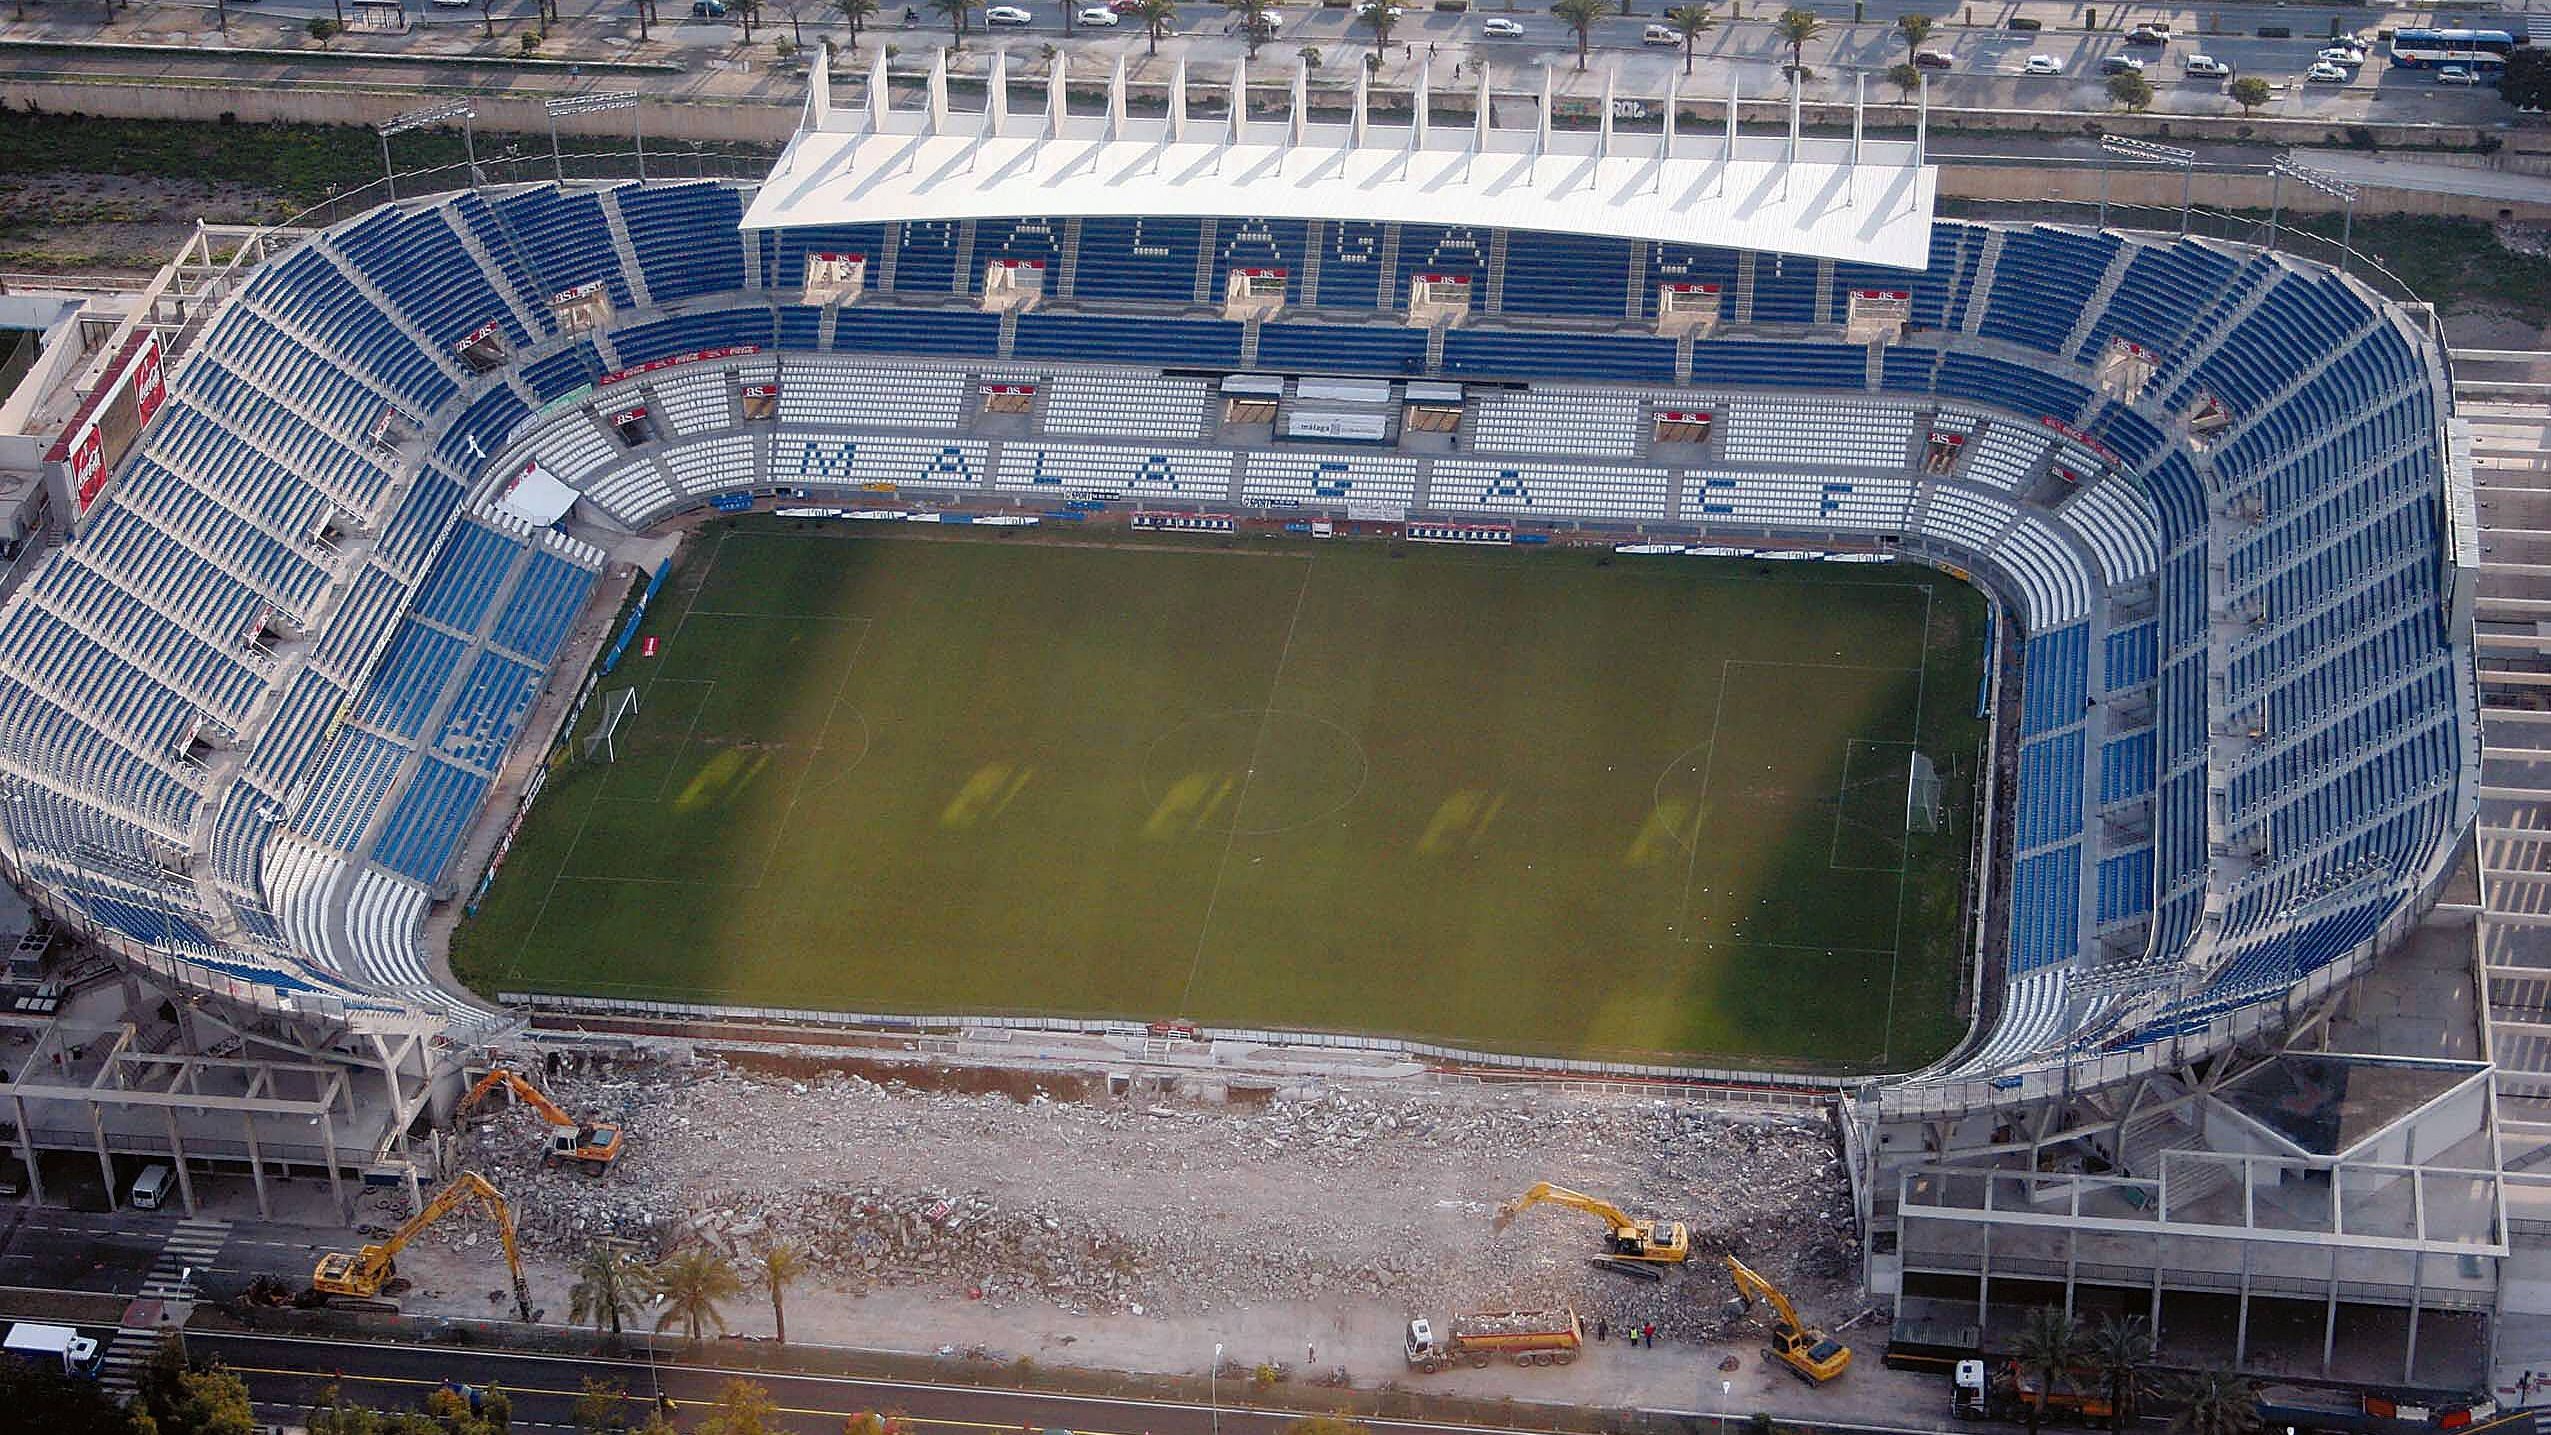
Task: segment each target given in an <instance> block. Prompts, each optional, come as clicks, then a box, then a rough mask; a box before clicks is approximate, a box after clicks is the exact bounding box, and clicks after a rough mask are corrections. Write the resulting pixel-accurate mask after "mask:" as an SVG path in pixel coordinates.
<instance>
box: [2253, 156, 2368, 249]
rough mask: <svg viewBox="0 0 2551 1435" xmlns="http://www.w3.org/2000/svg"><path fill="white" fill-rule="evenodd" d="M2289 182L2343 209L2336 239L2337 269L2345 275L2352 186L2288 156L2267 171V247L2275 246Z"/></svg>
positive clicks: (2351, 241)
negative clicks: (2331, 201)
mask: <svg viewBox="0 0 2551 1435" xmlns="http://www.w3.org/2000/svg"><path fill="white" fill-rule="evenodd" d="M2289 179H2290V180H2292V181H2294V182H2295V183H2296V184H2299V185H2301V186H2303V187H2304V188H2305V189H2311V190H2318V191H2319V192H2321V193H2322V194H2326V195H2328V196H2329V197H2330V198H2332V199H2335V200H2337V201H2339V202H2340V203H2341V204H2342V205H2345V206H2346V210H2345V217H2344V218H2342V219H2341V220H2340V221H2339V237H2338V268H2339V272H2340V273H2342V274H2344V273H2346V272H2347V256H2348V254H2349V253H2350V252H2351V251H2352V250H2353V248H2354V246H2355V243H2356V186H2354V185H2352V184H2349V183H2347V182H2346V181H2345V180H2342V179H2340V178H2339V177H2338V176H2336V175H2334V174H2327V173H2324V172H2323V171H2320V170H2317V169H2313V168H2312V167H2311V166H2309V165H2301V164H2296V163H2295V162H2294V161H2293V159H2291V158H2290V157H2280V158H2279V159H2278V160H2277V162H2276V167H2275V168H2274V169H2272V170H2269V171H2268V248H2270V249H2274V248H2275V247H2276V226H2277V220H2278V219H2279V218H2281V217H2282V215H2283V212H2284V208H2285V182H2286V181H2287V180H2289Z"/></svg>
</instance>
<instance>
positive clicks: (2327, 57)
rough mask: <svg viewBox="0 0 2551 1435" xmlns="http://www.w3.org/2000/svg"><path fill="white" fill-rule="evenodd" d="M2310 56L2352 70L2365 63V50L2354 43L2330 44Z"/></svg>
mask: <svg viewBox="0 0 2551 1435" xmlns="http://www.w3.org/2000/svg"><path fill="white" fill-rule="evenodd" d="M2312 58H2313V59H2315V60H2320V61H2324V62H2326V63H2329V64H2332V65H2345V66H2346V67H2347V68H2349V69H2351V70H2353V69H2355V68H2356V67H2357V66H2359V65H2362V64H2364V63H2365V52H2364V51H2362V50H2360V49H2357V48H2356V47H2355V46H2354V45H2332V46H2330V47H2329V48H2328V49H2326V50H2323V51H2322V52H2321V53H2319V54H2317V55H2314V56H2313V57H2312Z"/></svg>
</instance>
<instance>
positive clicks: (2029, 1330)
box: [2011, 1306, 2089, 1435]
mask: <svg viewBox="0 0 2551 1435" xmlns="http://www.w3.org/2000/svg"><path fill="white" fill-rule="evenodd" d="M2088 1356H2089V1350H2088V1347H2087V1346H2086V1345H2085V1344H2084V1342H2083V1340H2082V1328H2081V1325H2080V1323H2079V1322H2077V1321H2075V1320H2074V1319H2073V1318H2072V1317H2071V1316H2069V1315H2066V1314H2064V1313H2063V1312H2062V1311H2060V1310H2057V1309H2055V1308H2054V1307H2053V1306H2040V1307H2038V1308H2037V1309H2035V1310H2032V1311H2030V1312H2029V1313H2028V1315H2027V1316H2026V1317H2025V1318H2024V1319H2022V1320H2021V1321H2020V1328H2019V1333H2018V1334H2017V1335H2016V1336H2014V1337H2013V1338H2012V1340H2011V1358H2012V1359H2013V1360H2014V1361H2016V1362H2018V1364H2019V1368H2020V1373H2021V1374H2022V1375H2024V1376H2027V1377H2029V1378H2031V1379H2033V1380H2035V1381H2036V1382H2037V1398H2036V1399H2034V1400H2031V1401H2029V1402H2028V1435H2037V1428H2038V1424H2039V1422H2040V1421H2041V1420H2043V1419H2044V1418H2045V1415H2046V1398H2047V1397H2048V1396H2050V1395H2052V1394H2054V1393H2055V1386H2056V1384H2057V1383H2058V1382H2065V1381H2070V1380H2071V1379H2072V1378H2073V1369H2074V1367H2076V1366H2078V1365H2080V1364H2081V1363H2082V1362H2083V1361H2084V1360H2085V1359H2087V1358H2088Z"/></svg>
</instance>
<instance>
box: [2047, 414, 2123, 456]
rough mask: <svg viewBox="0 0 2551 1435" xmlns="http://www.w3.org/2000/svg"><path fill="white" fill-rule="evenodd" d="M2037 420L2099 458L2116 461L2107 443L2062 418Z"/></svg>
mask: <svg viewBox="0 0 2551 1435" xmlns="http://www.w3.org/2000/svg"><path fill="white" fill-rule="evenodd" d="M2038 422H2039V423H2041V424H2044V425H2046V426H2047V427H2048V428H2050V429H2053V430H2054V431H2055V432H2057V433H2059V434H2062V435H2063V436H2064V437H2066V438H2068V439H2071V440H2072V441H2073V442H2075V443H2077V444H2080V445H2081V446H2082V447H2084V448H2086V449H2089V450H2090V451H2091V452H2092V453H2095V454H2098V455H2099V456H2100V457H2101V458H2104V459H2106V460H2108V461H2109V462H2110V463H2112V464H2113V463H2116V462H2117V455H2116V454H2114V453H2112V452H2110V451H2109V448H2108V445H2106V444H2104V443H2101V442H2100V441H2099V440H2097V439H2095V438H2092V437H2091V436H2090V435H2089V434H2086V433H2083V432H2082V431H2081V430H2080V429H2077V428H2075V427H2073V426H2072V425H2071V424H2068V423H2066V422H2064V421H2063V420H2062V419H2050V418H2040V419H2038Z"/></svg>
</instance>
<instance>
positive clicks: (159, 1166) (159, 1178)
mask: <svg viewBox="0 0 2551 1435" xmlns="http://www.w3.org/2000/svg"><path fill="white" fill-rule="evenodd" d="M176 1185H177V1171H176V1169H175V1168H174V1167H171V1166H170V1165H169V1164H168V1163H167V1162H165V1161H154V1162H152V1163H151V1164H149V1165H148V1166H145V1167H143V1168H142V1174H141V1175H139V1176H136V1177H134V1178H133V1196H132V1202H133V1207H134V1209H135V1210H141V1211H156V1210H158V1209H159V1208H160V1204H161V1203H162V1202H164V1201H166V1200H167V1199H168V1193H169V1191H170V1190H171V1189H172V1188H174V1187H175V1186H176Z"/></svg>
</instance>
